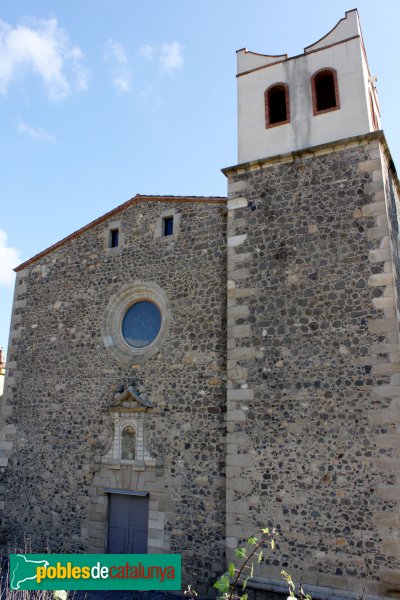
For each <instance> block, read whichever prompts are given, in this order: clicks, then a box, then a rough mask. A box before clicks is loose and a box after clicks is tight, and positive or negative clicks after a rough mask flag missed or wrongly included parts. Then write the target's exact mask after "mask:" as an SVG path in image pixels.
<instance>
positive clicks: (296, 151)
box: [223, 10, 400, 598]
mask: <svg viewBox="0 0 400 600" xmlns="http://www.w3.org/2000/svg"><path fill="white" fill-rule="evenodd" d="M237 56H238V74H237V79H238V119H239V128H238V129H239V140H238V164H237V165H235V166H232V167H228V168H226V169H224V170H223V172H224V173H225V175H226V177H227V179H228V308H227V311H228V342H227V353H228V363H227V369H228V371H227V386H228V392H227V494H226V512H227V522H226V532H227V533H226V535H227V557H228V560H229V559H231V558H232V556H233V552H234V548H235V547H236V546H237V544H239V543H240V540H242V539H243V538H247V537H249V535H252V534H256V532H257V530H259V529H260V527H262V526H275V527H277V529H278V531H279V537H278V539H277V550H276V551H275V552H274V553H272V554H268V556H267V557H266V558H265V560H263V562H262V564H261V565H260V566H259V567H258V569H259V570H258V571H257V572H256V573H255V578H254V580H253V581H252V583H251V584H250V582H249V584H250V585H253V586H254V587H256V588H258V589H259V590H261V589H264V590H276V589H281V590H282V591H284V589H285V585H284V584H283V583H282V580H281V576H280V571H281V569H282V568H284V569H287V570H288V571H290V573H291V575H292V576H293V578H294V580H297V582H300V581H302V584H303V587H304V589H305V591H306V592H307V591H308V592H310V593H311V594H312V596H313V597H320V598H322V597H335V596H340V595H343V594H344V593H345V594H347V595H348V596H349V597H356V596H357V595H358V594H360V593H362V591H363V590H365V593H366V594H368V595H373V596H381V597H384V596H389V595H393V594H399V592H400V544H399V542H398V539H397V535H398V534H397V532H398V529H397V527H398V515H399V499H400V482H399V478H398V473H399V472H400V452H399V447H400V434H399V431H400V346H399V329H398V324H399V323H398V314H399V303H398V298H399V295H400V294H399V292H400V286H399V281H400V279H399V277H400V254H399V240H398V231H399V226H398V210H399V181H398V178H397V175H396V171H395V169H394V164H393V161H392V159H391V156H390V152H389V149H388V147H387V144H386V140H385V137H384V134H383V132H382V131H381V130H380V117H379V108H378V101H377V92H376V89H375V78H373V77H371V75H370V72H369V69H368V62H367V58H366V54H365V49H364V44H363V39H362V35H361V29H360V25H359V20H358V13H357V11H356V10H352V11H349V12H347V13H346V14H345V17H344V18H343V19H341V20H340V21H339V23H338V24H337V25H336V26H335V27H334V28H333V29H332V30H331V31H330V32H329V33H328V34H327V35H325V36H324V37H323V38H321V39H320V40H319V41H318V42H316V43H314V44H312V45H310V46H308V47H306V48H305V50H304V53H303V54H301V55H299V56H294V57H288V56H287V55H279V56H270V55H262V54H256V53H254V52H249V51H247V50H239V51H238V53H237Z"/></svg>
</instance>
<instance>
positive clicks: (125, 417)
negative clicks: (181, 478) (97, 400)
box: [101, 382, 156, 471]
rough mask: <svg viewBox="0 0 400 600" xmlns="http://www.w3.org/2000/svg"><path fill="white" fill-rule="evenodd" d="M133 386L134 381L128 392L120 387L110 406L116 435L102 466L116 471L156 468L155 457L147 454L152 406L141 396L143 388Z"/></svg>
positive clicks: (103, 456)
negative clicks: (146, 434)
mask: <svg viewBox="0 0 400 600" xmlns="http://www.w3.org/2000/svg"><path fill="white" fill-rule="evenodd" d="M134 386H135V383H134V382H132V384H131V385H130V386H128V387H127V388H126V389H124V388H123V386H120V387H119V388H118V390H117V392H116V394H115V396H114V399H113V401H112V402H111V403H110V405H109V411H110V413H111V416H112V420H113V424H114V433H113V436H112V439H111V440H110V443H109V445H108V447H107V448H106V450H105V453H104V454H103V455H102V457H101V463H102V464H105V465H108V466H110V467H112V466H114V468H120V467H121V466H122V465H129V466H131V467H132V468H133V469H134V470H138V471H141V470H144V469H145V468H146V467H155V466H156V457H155V456H152V455H151V453H150V452H149V451H148V449H147V448H146V445H145V439H144V430H145V420H146V413H147V412H148V411H149V410H150V411H151V409H152V408H153V404H152V403H151V402H149V400H147V398H146V396H145V394H144V393H142V392H143V391H144V387H143V386H139V387H138V389H135V387H134Z"/></svg>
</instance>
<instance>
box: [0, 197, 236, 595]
mask: <svg viewBox="0 0 400 600" xmlns="http://www.w3.org/2000/svg"><path fill="white" fill-rule="evenodd" d="M225 210H226V209H225V201H224V200H223V199H221V200H220V201H218V200H217V201H209V202H207V200H203V201H202V200H201V199H199V200H198V201H193V200H192V201H185V199H184V198H182V199H176V200H169V201H162V198H158V199H157V198H155V199H153V201H140V200H139V201H137V202H136V201H135V202H132V203H130V204H129V205H128V206H127V207H126V208H125V209H124V210H123V211H120V212H118V214H110V217H109V218H108V219H106V220H103V221H102V222H100V223H99V224H97V225H95V226H93V227H90V228H89V229H86V230H85V231H84V232H82V233H81V234H80V235H77V236H75V237H73V238H72V239H70V240H69V241H67V242H66V243H65V244H63V245H61V246H59V247H57V248H55V249H53V250H52V251H51V252H49V253H47V254H44V255H43V256H42V257H40V258H38V259H37V260H34V261H33V262H30V263H29V264H28V265H27V266H26V267H25V268H24V269H23V270H20V271H19V272H18V277H17V283H16V295H15V303H14V311H13V322H12V331H11V345H10V348H9V355H8V358H9V369H10V370H9V378H8V390H7V393H6V399H5V403H4V406H3V416H5V418H6V419H8V422H10V423H12V424H13V425H12V426H10V427H11V429H10V430H9V433H8V444H9V452H8V459H7V460H3V462H2V465H3V471H4V473H3V482H2V488H1V491H2V500H4V501H5V506H6V510H5V511H4V512H3V513H2V517H1V519H2V543H3V544H5V543H7V542H14V541H16V542H17V543H21V542H22V540H23V536H29V537H30V539H31V543H32V548H33V549H34V550H36V551H40V550H41V549H42V548H43V547H44V546H45V545H47V544H48V545H49V547H50V548H51V550H52V551H53V552H57V551H63V552H87V551H88V550H92V551H105V541H106V533H107V523H106V521H107V494H106V493H105V491H104V490H105V488H107V487H111V488H115V487H117V488H119V489H126V490H132V489H138V490H141V491H147V492H149V493H150V524H149V526H150V529H149V537H150V539H149V550H150V551H155V552H160V551H161V552H167V551H171V552H182V553H183V554H184V557H183V559H184V568H185V570H186V572H189V574H190V575H189V577H190V580H191V581H192V582H196V583H199V584H200V585H201V584H204V583H205V582H207V581H208V580H209V579H211V580H212V578H213V577H214V575H215V574H216V573H219V572H220V571H221V569H222V568H223V566H224V505H225V473H224V451H225V445H224V443H225V434H224V431H225V424H224V413H225V369H226V364H225V354H226V348H225V340H226V333H225V328H224V323H225V318H226V291H225V271H226V238H225V222H226V215H225ZM166 213H168V214H169V213H172V214H175V215H177V216H179V219H178V218H177V219H176V222H178V221H179V230H177V231H175V232H174V235H173V236H171V237H170V238H168V237H165V238H163V237H160V218H161V215H163V214H166ZM115 224H117V226H118V227H119V228H120V245H119V247H118V248H108V244H107V240H108V232H109V229H110V228H112V227H115ZM138 280H139V281H142V282H148V283H149V284H150V285H152V286H153V287H156V288H157V289H160V290H162V293H163V294H164V295H165V298H166V302H168V306H169V321H170V322H169V330H168V332H167V334H166V337H165V338H164V339H163V341H162V343H161V344H159V347H157V349H156V352H154V353H153V355H152V356H150V357H149V358H147V360H144V361H143V362H141V361H140V360H139V361H135V360H133V359H132V360H130V361H129V360H128V361H123V360H119V358H118V355H116V354H115V353H113V352H112V348H110V347H108V348H106V347H105V345H104V340H103V333H104V331H103V329H104V315H105V312H106V310H107V306H108V305H109V303H110V299H111V298H112V297H113V296H115V295H118V294H119V293H120V292H121V290H123V289H124V286H126V285H129V284H131V283H132V282H134V281H138ZM157 286H158V287H157ZM221 324H222V326H221ZM132 379H134V380H135V382H136V384H138V385H141V386H144V387H145V388H146V395H147V398H148V399H149V400H150V401H151V402H152V403H153V404H154V408H151V409H149V410H148V411H146V412H145V417H144V418H145V427H144V431H145V439H144V443H145V445H146V448H147V450H148V452H149V455H151V456H152V457H153V459H154V460H152V461H148V464H147V463H146V464H143V465H142V466H140V467H137V468H135V467H134V466H133V467H132V466H129V465H126V464H125V465H124V464H121V465H118V464H113V465H107V464H102V460H103V459H102V456H104V455H105V453H106V452H107V447H109V445H110V443H111V439H112V435H113V424H112V414H111V412H110V410H109V406H110V401H112V399H113V397H114V394H115V390H116V389H117V388H118V386H120V385H123V386H125V387H126V386H129V384H130V382H131V381H132ZM11 440H12V441H13V449H12V450H11V445H12V444H11ZM5 465H8V466H7V467H6V468H5Z"/></svg>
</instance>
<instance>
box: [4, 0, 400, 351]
mask: <svg viewBox="0 0 400 600" xmlns="http://www.w3.org/2000/svg"><path fill="white" fill-rule="evenodd" d="M352 8H355V6H354V5H351V4H348V3H347V2H344V1H342V0H335V2H320V1H318V2H317V1H310V0H308V1H307V0H305V1H302V2H299V1H297V0H289V1H288V2H285V3H282V2H272V1H271V0H240V1H239V0H197V1H195V0H168V1H167V0H146V2H143V1H140V0H114V1H113V2H111V0H107V1H106V0H85V1H82V0H79V1H78V0H69V1H68V2H60V1H56V0H35V2H32V0H26V1H23V0H2V1H1V3H0V131H1V137H0V192H1V211H0V346H3V347H5V348H6V347H7V338H8V329H9V319H10V312H11V302H12V293H13V274H12V270H11V267H13V266H16V264H18V263H19V262H21V261H22V260H25V259H27V258H29V257H31V256H33V255H34V254H36V253H37V252H39V251H41V250H43V249H44V248H46V247H48V246H50V245H51V244H53V243H55V242H56V241H58V240H59V239H61V238H62V237H64V236H66V235H68V234H69V233H71V232H72V231H75V230H76V229H78V228H79V227H81V226H83V225H85V224H86V223H87V222H89V221H90V220H92V219H94V218H96V217H98V216H100V215H101V214H103V213H105V212H107V211H108V210H111V209H112V208H113V207H115V206H116V205H118V204H120V203H122V202H124V201H125V200H127V199H129V198H131V197H132V196H134V195H135V194H136V193H141V194H175V195H185V194H188V195H225V194H226V180H225V177H224V176H223V175H222V173H221V172H220V169H221V168H223V167H225V166H229V165H232V164H235V162H236V78H235V73H236V54H235V51H236V50H237V49H239V48H243V47H247V48H248V49H249V50H253V51H255V52H260V53H265V54H280V53H288V54H289V55H295V54H299V53H301V52H302V51H303V48H304V47H305V46H307V45H309V44H312V43H313V42H314V41H316V40H317V39H319V38H320V37H321V36H323V35H324V34H326V33H327V32H328V31H329V30H330V29H331V28H332V27H333V26H334V25H335V24H336V23H337V21H338V20H339V19H340V18H342V17H343V16H344V12H345V11H346V10H350V9H352ZM357 8H358V9H359V13H360V19H361V26H362V30H363V35H364V41H365V44H366V50H367V54H368V60H369V64H370V69H371V73H372V75H377V77H378V84H377V86H378V92H379V99H380V108H381V114H382V124H383V128H384V130H385V133H386V136H387V139H388V142H389V146H390V147H391V150H392V154H393V158H394V161H395V162H396V163H397V165H399V162H400V139H399V136H398V132H399V122H400V115H399V111H398V108H397V107H398V103H399V97H400V78H399V76H398V73H399V65H398V59H399V56H400V52H399V50H400V40H399V33H398V23H399V22H400V3H399V2H398V1H394V0H393V1H388V0H383V1H382V2H381V3H379V4H378V3H376V2H374V1H372V0H360V1H359V2H358V4H357Z"/></svg>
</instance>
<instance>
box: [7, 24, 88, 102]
mask: <svg viewBox="0 0 400 600" xmlns="http://www.w3.org/2000/svg"><path fill="white" fill-rule="evenodd" d="M27 73H34V74H36V75H39V77H40V78H41V79H42V81H43V84H44V87H45V90H46V93H47V95H48V97H49V98H50V99H51V100H61V99H63V98H65V97H66V96H68V95H69V94H71V93H72V91H74V90H85V89H86V88H87V86H88V82H89V79H90V73H89V71H88V69H87V68H86V67H85V65H84V55H83V53H82V51H81V49H80V48H79V47H78V46H73V45H72V43H71V41H70V38H69V36H68V34H67V32H66V31H64V30H63V29H61V28H60V27H59V26H58V22H57V19H54V18H52V19H34V18H30V19H28V20H26V21H25V22H24V23H22V24H19V25H17V26H16V27H12V26H11V25H9V24H8V23H6V22H5V21H2V20H0V94H5V93H7V90H8V88H9V87H10V85H11V84H12V83H14V82H15V81H16V80H18V79H21V78H23V76H24V75H25V74H27Z"/></svg>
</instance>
